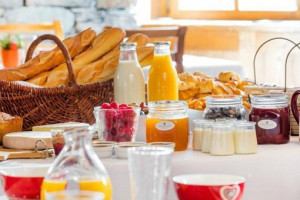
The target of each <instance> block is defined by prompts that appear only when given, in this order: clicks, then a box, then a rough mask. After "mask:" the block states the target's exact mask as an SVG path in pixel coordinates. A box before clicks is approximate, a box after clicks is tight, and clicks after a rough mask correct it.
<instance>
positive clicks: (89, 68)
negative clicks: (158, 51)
mask: <svg viewBox="0 0 300 200" xmlns="http://www.w3.org/2000/svg"><path fill="white" fill-rule="evenodd" d="M145 37H147V36H145V35H142V34H141V35H138V36H136V35H132V36H131V37H130V38H128V40H127V41H128V42H136V43H137V46H138V47H139V48H137V50H136V51H137V56H138V60H139V61H141V60H143V59H144V58H145V57H147V56H148V55H149V54H153V47H144V46H143V45H145V44H146V42H148V40H146V39H144V38H145ZM147 38H148V37H147ZM140 46H141V47H140ZM112 51H113V52H114V54H112V53H108V55H105V56H104V57H103V58H102V59H100V60H98V61H96V62H94V63H91V64H88V65H86V66H82V69H81V70H80V72H79V73H78V75H77V76H76V81H77V83H78V84H87V83H95V82H101V81H105V80H108V79H110V78H112V77H113V76H114V73H115V70H116V68H117V66H118V63H119V51H117V50H116V49H114V50H112Z"/></svg>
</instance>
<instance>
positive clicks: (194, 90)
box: [178, 72, 250, 110]
mask: <svg viewBox="0 0 300 200" xmlns="http://www.w3.org/2000/svg"><path fill="white" fill-rule="evenodd" d="M178 76H179V79H180V81H179V99H180V100H185V101H186V102H187V104H188V106H189V108H191V109H196V110H204V109H205V107H206V99H205V97H207V96H210V95H241V96H242V97H243V99H244V102H243V104H244V106H245V107H246V108H248V109H249V108H250V105H249V103H248V102H247V101H246V100H247V96H246V94H245V92H244V86H246V85H249V84H250V83H249V82H246V81H241V78H240V76H239V75H238V74H237V73H234V72H221V73H220V74H219V77H218V78H214V77H210V76H207V75H205V74H203V73H199V72H194V73H193V74H190V73H188V72H185V73H182V74H179V75H178Z"/></svg>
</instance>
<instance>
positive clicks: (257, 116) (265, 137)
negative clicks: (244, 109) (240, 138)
mask: <svg viewBox="0 0 300 200" xmlns="http://www.w3.org/2000/svg"><path fill="white" fill-rule="evenodd" d="M251 105H252V108H251V110H250V114H249V120H250V121H253V122H256V135H257V142H258V144H284V143H287V142H289V140H290V115H289V107H288V97H287V96H286V95H284V94H273V95H256V96H251Z"/></svg>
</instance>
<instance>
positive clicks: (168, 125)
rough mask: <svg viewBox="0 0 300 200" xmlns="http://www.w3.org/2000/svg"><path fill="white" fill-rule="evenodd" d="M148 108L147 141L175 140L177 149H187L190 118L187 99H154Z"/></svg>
mask: <svg viewBox="0 0 300 200" xmlns="http://www.w3.org/2000/svg"><path fill="white" fill-rule="evenodd" d="M148 108H149V113H148V116H147V121H146V137H147V142H148V143H149V142H174V143H175V151H183V150H186V149H187V146H188V135H189V118H188V114H187V105H186V103H185V101H153V102H150V103H149V106H148Z"/></svg>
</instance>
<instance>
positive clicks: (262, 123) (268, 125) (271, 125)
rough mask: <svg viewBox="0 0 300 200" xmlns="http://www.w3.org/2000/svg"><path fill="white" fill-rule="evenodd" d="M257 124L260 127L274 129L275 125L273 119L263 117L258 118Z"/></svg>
mask: <svg viewBox="0 0 300 200" xmlns="http://www.w3.org/2000/svg"><path fill="white" fill-rule="evenodd" d="M257 125H258V126H259V127H260V128H262V129H267V130H270V129H274V128H276V127H277V123H276V122H275V121H273V120H269V119H264V120H260V121H259V122H258V123H257Z"/></svg>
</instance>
